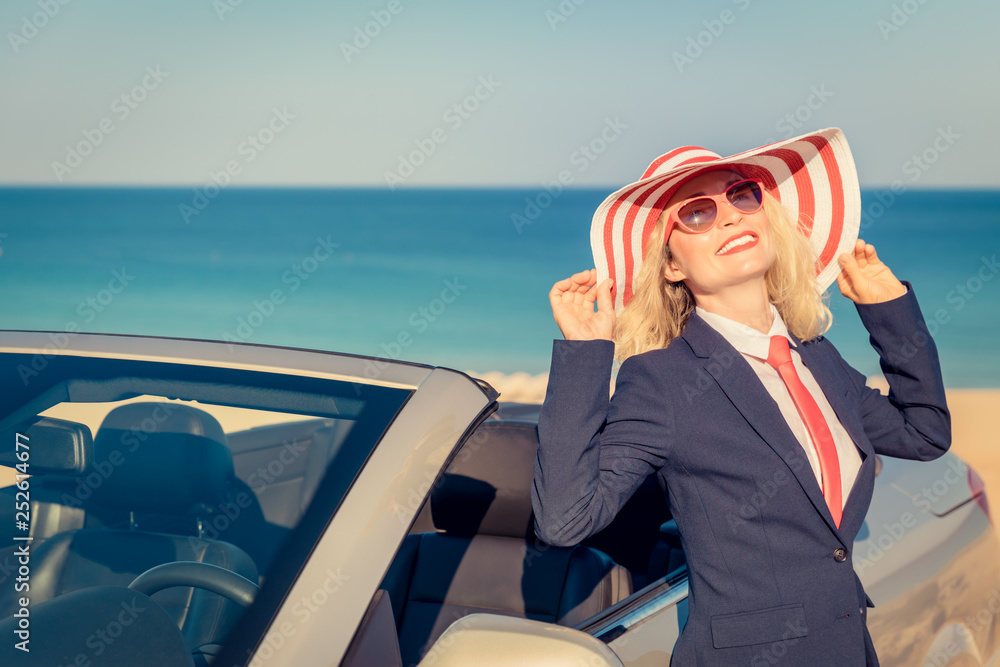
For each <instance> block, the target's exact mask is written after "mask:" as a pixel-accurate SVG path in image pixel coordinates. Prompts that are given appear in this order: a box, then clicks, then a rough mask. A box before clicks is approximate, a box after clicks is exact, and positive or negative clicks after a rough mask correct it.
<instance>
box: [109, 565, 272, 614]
mask: <svg viewBox="0 0 1000 667" xmlns="http://www.w3.org/2000/svg"><path fill="white" fill-rule="evenodd" d="M175 586H193V587H195V588H204V589H205V590H207V591H211V592H213V593H218V594H219V595H221V596H223V597H225V598H228V599H230V600H232V601H233V602H236V603H237V604H239V605H240V606H242V607H249V606H250V605H251V604H253V601H254V598H255V597H256V596H257V592H258V591H259V590H260V588H259V587H258V586H257V584H255V583H253V582H252V581H250V580H249V579H247V578H246V577H242V576H240V575H238V574H236V573H235V572H232V571H231V570H227V569H226V568H224V567H219V566H218V565H210V564H209V563H199V562H197V561H176V562H173V563H164V564H163V565H157V566H156V567H152V568H150V569H148V570H146V571H145V572H143V573H142V574H140V575H139V576H138V577H136V578H135V579H133V580H132V583H131V584H129V585H128V587H129V588H130V589H132V590H133V591H139V592H140V593H144V594H145V595H152V594H153V593H155V592H157V591H162V590H163V589H164V588H173V587H175Z"/></svg>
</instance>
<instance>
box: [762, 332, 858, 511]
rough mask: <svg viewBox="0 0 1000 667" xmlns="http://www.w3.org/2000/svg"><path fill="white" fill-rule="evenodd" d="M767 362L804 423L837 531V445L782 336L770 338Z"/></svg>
mask: <svg viewBox="0 0 1000 667" xmlns="http://www.w3.org/2000/svg"><path fill="white" fill-rule="evenodd" d="M767 363H769V364H771V365H772V366H774V368H775V369H776V370H777V371H778V375H780V376H781V379H782V380H784V382H785V386H786V387H787V388H788V393H789V394H791V396H792V402H794V403H795V407H796V409H798V411H799V415H800V416H801V417H802V421H803V422H805V425H806V429H807V430H808V431H809V436H810V437H811V438H812V441H813V445H814V446H815V447H816V454H817V456H818V457H819V470H820V474H821V475H822V476H823V497H824V498H826V504H827V505H828V506H829V507H830V514H832V515H833V522H834V524H836V526H837V528H840V519H841V515H842V514H843V505H844V504H843V502H842V500H841V495H842V494H841V490H840V461H839V459H838V458H837V446H836V445H835V444H834V442H833V435H832V434H831V433H830V427H829V426H827V424H826V419H824V418H823V413H822V412H820V409H819V406H818V405H816V401H815V399H813V397H812V395H811V394H810V393H809V390H808V389H806V387H805V385H804V384H802V380H800V379H799V375H798V373H796V372H795V366H793V365H792V354H791V352H789V350H788V339H787V338H785V337H784V336H771V347H770V349H769V350H768V354H767Z"/></svg>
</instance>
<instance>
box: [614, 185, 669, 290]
mask: <svg viewBox="0 0 1000 667" xmlns="http://www.w3.org/2000/svg"><path fill="white" fill-rule="evenodd" d="M661 185H663V182H655V183H651V184H649V186H648V189H647V190H646V191H645V192H643V193H642V194H641V195H639V196H638V197H636V200H635V202H634V203H633V204H632V206H630V207H629V209H628V212H627V213H626V214H625V221H624V223H623V225H622V237H623V238H624V241H623V242H622V247H623V248H624V251H625V292H624V294H623V295H622V305H625V304H626V303H628V302H629V301H630V300H631V299H632V278H633V275H634V273H635V257H634V256H633V254H632V243H631V240H632V230H633V229H634V228H635V219H636V216H638V215H639V210H640V209H641V208H642V205H643V204H644V203H645V202H646V200H647V199H649V196H650V195H651V194H653V193H654V192H655V191H656V189H657V188H658V187H659V186H661ZM647 218H648V216H647ZM645 233H646V232H645V224H644V225H643V234H644V235H645ZM644 240H645V239H644ZM643 245H645V244H644V243H643V244H642V245H640V248H641V247H642V246H643ZM639 261H640V262H641V261H642V258H641V257H640V258H639Z"/></svg>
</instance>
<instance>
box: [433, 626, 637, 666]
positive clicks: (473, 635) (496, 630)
mask: <svg viewBox="0 0 1000 667" xmlns="http://www.w3.org/2000/svg"><path fill="white" fill-rule="evenodd" d="M430 665H435V667H466V666H467V665H477V666H479V667H514V666H515V665H520V666H523V665H539V666H540V667H541V666H544V667H560V666H562V665H565V666H566V667H571V666H572V667H577V666H578V665H587V666H588V667H591V666H592V667H623V665H622V661H621V660H620V659H619V658H618V656H617V655H615V653H614V651H612V650H611V649H610V648H608V646H607V644H605V643H604V642H602V641H600V640H598V639H595V638H594V637H591V636H590V635H588V634H586V633H585V632H580V631H579V630H574V629H573V628H567V627H563V626H561V625H554V624H552V623H543V622H541V621H532V620H529V619H526V618H516V617H513V616H498V615H495V614H470V615H468V616H465V617H463V618H460V619H459V620H457V621H455V622H454V623H452V624H451V625H450V626H448V629H447V630H445V631H444V633H443V634H442V635H441V636H440V637H438V640H437V641H436V642H434V645H433V646H432V647H431V648H430V650H429V651H427V654H426V655H424V659H423V660H421V661H420V664H419V665H418V667H429V666H430Z"/></svg>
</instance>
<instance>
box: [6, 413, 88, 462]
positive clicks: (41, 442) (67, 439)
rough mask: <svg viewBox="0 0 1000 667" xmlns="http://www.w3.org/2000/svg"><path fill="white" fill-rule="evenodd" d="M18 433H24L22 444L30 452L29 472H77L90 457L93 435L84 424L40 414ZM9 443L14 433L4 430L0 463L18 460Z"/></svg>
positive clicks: (11, 443)
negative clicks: (37, 418)
mask: <svg viewBox="0 0 1000 667" xmlns="http://www.w3.org/2000/svg"><path fill="white" fill-rule="evenodd" d="M18 433H21V434H22V435H24V436H27V440H26V441H25V444H27V445H28V447H30V450H29V451H30V452H31V456H30V459H29V461H30V464H29V466H28V474H30V475H40V474H50V475H80V474H82V473H83V472H84V471H85V470H86V469H87V466H88V465H90V462H91V460H92V459H93V458H94V438H93V436H92V435H91V433H90V429H89V428H88V427H87V426H85V425H84V424H78V423H76V422H71V421H66V420H65V419H56V418H54V417H41V418H40V419H39V420H38V421H36V422H35V423H34V424H32V425H31V426H29V427H27V428H26V429H24V430H21V431H18ZM7 443H10V446H9V447H8V446H7ZM13 443H14V433H13V432H11V433H9V434H5V435H4V448H3V451H2V452H0V465H3V466H7V467H10V468H13V467H14V466H16V465H17V464H18V462H19V461H20V459H18V457H17V452H16V451H15V447H14V444H13Z"/></svg>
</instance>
